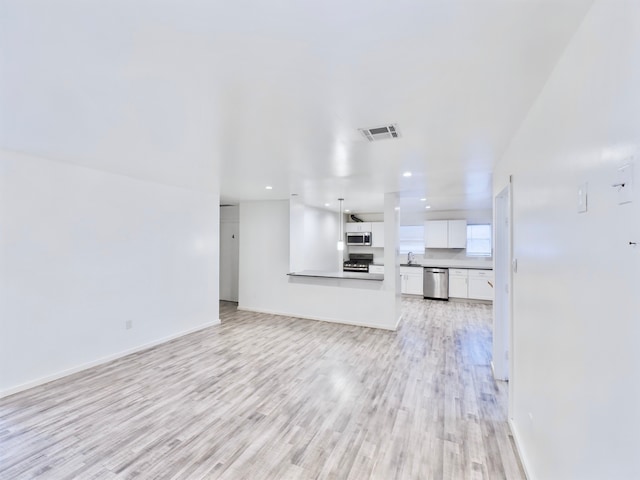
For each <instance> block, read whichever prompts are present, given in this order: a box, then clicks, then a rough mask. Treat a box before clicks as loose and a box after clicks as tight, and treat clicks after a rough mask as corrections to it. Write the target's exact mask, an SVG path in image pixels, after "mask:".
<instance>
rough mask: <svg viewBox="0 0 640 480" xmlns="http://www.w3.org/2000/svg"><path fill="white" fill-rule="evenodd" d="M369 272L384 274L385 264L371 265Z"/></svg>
mask: <svg viewBox="0 0 640 480" xmlns="http://www.w3.org/2000/svg"><path fill="white" fill-rule="evenodd" d="M369 273H377V274H379V275H384V265H369Z"/></svg>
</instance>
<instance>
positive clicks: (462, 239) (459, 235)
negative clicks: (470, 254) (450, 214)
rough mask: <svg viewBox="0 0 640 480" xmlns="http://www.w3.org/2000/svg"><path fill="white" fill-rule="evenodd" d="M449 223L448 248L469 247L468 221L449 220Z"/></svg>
mask: <svg viewBox="0 0 640 480" xmlns="http://www.w3.org/2000/svg"><path fill="white" fill-rule="evenodd" d="M448 224H449V225H448V229H447V230H448V234H449V241H448V243H449V247H448V248H467V221H466V220H448Z"/></svg>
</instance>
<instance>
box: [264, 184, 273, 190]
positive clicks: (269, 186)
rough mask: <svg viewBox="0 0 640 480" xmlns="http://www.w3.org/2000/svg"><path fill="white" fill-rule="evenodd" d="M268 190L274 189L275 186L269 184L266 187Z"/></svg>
mask: <svg viewBox="0 0 640 480" xmlns="http://www.w3.org/2000/svg"><path fill="white" fill-rule="evenodd" d="M264 188H265V189H266V190H273V187H272V186H271V185H267V186H266V187H264Z"/></svg>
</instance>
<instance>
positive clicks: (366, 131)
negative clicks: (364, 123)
mask: <svg viewBox="0 0 640 480" xmlns="http://www.w3.org/2000/svg"><path fill="white" fill-rule="evenodd" d="M358 130H360V133H362V135H363V136H364V138H366V139H367V140H369V141H370V142H375V141H377V140H385V139H387V138H398V137H399V136H400V132H399V131H398V126H397V125H396V124H395V123H392V124H391V125H385V126H383V127H374V128H360V129H358Z"/></svg>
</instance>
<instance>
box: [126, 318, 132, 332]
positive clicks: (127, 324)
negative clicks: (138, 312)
mask: <svg viewBox="0 0 640 480" xmlns="http://www.w3.org/2000/svg"><path fill="white" fill-rule="evenodd" d="M124 328H126V329H127V330H131V329H132V328H133V320H127V321H126V322H124Z"/></svg>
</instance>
